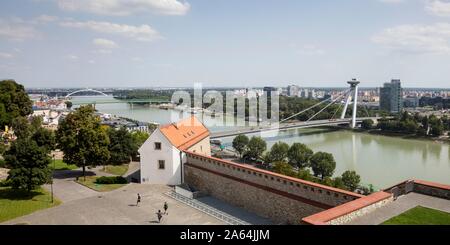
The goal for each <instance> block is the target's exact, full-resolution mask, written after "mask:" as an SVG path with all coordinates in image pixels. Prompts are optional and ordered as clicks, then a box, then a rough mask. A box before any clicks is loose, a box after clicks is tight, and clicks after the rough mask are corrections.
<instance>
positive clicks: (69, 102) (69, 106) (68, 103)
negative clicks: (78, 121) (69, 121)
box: [65, 100, 73, 110]
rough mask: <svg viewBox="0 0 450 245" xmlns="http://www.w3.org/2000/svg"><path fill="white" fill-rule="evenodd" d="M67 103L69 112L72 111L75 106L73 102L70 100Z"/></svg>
mask: <svg viewBox="0 0 450 245" xmlns="http://www.w3.org/2000/svg"><path fill="white" fill-rule="evenodd" d="M65 103H66V106H67V109H69V110H70V109H72V106H73V103H72V101H70V100H68V101H66V102H65Z"/></svg>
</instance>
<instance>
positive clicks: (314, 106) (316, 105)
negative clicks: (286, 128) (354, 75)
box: [280, 89, 351, 123]
mask: <svg viewBox="0 0 450 245" xmlns="http://www.w3.org/2000/svg"><path fill="white" fill-rule="evenodd" d="M350 91H351V89H348V90H347V91H345V92H344V94H348V93H349V92H350ZM340 97H341V96H340ZM331 100H332V98H331V97H330V98H328V99H326V100H322V101H321V102H319V103H317V104H315V105H313V106H311V107H308V108H306V109H305V110H303V111H301V112H299V113H296V114H294V115H292V116H290V117H288V118H286V119H283V120H281V121H280V123H283V122H285V121H288V120H290V119H292V118H294V117H296V116H298V115H300V114H303V113H305V112H307V111H309V110H311V109H314V108H316V107H318V106H319V105H321V104H324V103H325V102H327V101H331Z"/></svg>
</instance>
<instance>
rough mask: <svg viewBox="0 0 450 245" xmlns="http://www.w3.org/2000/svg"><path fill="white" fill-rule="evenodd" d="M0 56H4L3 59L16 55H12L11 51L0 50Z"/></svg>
mask: <svg viewBox="0 0 450 245" xmlns="http://www.w3.org/2000/svg"><path fill="white" fill-rule="evenodd" d="M0 58H2V59H12V58H14V55H12V54H10V53H3V52H0Z"/></svg>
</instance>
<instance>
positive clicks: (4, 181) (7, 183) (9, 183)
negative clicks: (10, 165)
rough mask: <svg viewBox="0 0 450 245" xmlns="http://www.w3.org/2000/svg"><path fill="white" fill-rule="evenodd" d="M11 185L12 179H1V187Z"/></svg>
mask: <svg viewBox="0 0 450 245" xmlns="http://www.w3.org/2000/svg"><path fill="white" fill-rule="evenodd" d="M9 186H11V181H9V180H0V187H9Z"/></svg>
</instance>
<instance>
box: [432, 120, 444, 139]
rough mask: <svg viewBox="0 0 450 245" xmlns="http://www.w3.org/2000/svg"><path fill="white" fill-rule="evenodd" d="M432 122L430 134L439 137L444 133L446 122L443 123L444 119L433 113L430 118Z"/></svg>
mask: <svg viewBox="0 0 450 245" xmlns="http://www.w3.org/2000/svg"><path fill="white" fill-rule="evenodd" d="M429 122H430V134H431V135H433V136H435V137H439V136H441V135H443V134H444V124H443V123H442V120H441V119H439V118H437V117H436V116H434V115H432V116H430V118H429Z"/></svg>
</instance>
